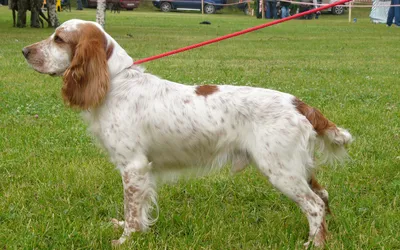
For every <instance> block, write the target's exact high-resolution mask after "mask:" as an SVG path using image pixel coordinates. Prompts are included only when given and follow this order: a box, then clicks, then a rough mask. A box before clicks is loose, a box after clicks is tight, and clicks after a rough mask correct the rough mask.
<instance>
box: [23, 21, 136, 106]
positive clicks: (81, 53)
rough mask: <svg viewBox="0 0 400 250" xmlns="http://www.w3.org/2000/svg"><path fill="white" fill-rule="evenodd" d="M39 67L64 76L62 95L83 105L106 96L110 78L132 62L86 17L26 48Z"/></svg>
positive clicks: (29, 57)
mask: <svg viewBox="0 0 400 250" xmlns="http://www.w3.org/2000/svg"><path fill="white" fill-rule="evenodd" d="M22 53H23V55H24V57H25V58H26V60H27V62H28V63H29V64H30V65H31V66H32V67H33V69H35V70H36V71H38V72H40V73H43V74H49V75H52V76H63V82H64V84H63V88H62V93H63V98H64V100H65V102H66V103H68V104H69V105H70V106H73V107H78V108H81V109H88V108H92V107H96V106H97V105H99V104H100V103H101V102H102V100H103V99H104V97H105V95H106V93H107V91H108V89H109V83H110V79H112V78H113V77H114V76H115V75H117V74H118V73H120V72H121V71H122V70H124V69H125V68H129V67H130V66H131V65H132V64H133V60H132V58H131V57H130V56H129V55H128V54H127V53H126V52H125V50H124V49H122V48H121V47H120V46H119V45H118V43H117V42H115V40H114V39H113V38H112V37H111V36H110V35H108V34H107V33H106V32H105V31H104V30H103V28H102V27H101V26H100V25H99V24H97V23H95V22H89V21H83V20H77V19H73V20H69V21H67V22H65V23H63V24H62V25H61V26H60V27H58V28H57V29H56V31H55V32H54V33H53V34H52V35H51V36H50V37H49V38H47V39H45V40H43V41H41V42H38V43H35V44H32V45H29V46H27V47H25V48H23V50H22Z"/></svg>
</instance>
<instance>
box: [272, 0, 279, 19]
mask: <svg viewBox="0 0 400 250" xmlns="http://www.w3.org/2000/svg"><path fill="white" fill-rule="evenodd" d="M271 11H272V17H273V18H274V19H278V11H277V9H276V2H271Z"/></svg>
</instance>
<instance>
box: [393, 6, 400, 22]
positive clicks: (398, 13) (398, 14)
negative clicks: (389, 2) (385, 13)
mask: <svg viewBox="0 0 400 250" xmlns="http://www.w3.org/2000/svg"><path fill="white" fill-rule="evenodd" d="M393 2H394V4H395V5H399V4H400V0H393ZM394 24H396V25H397V26H400V6H397V7H394Z"/></svg>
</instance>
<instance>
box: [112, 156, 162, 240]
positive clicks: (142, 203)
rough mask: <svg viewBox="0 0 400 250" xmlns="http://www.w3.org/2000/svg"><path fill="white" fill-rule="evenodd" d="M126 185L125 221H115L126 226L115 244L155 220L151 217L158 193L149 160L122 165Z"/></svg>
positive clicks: (144, 228)
mask: <svg viewBox="0 0 400 250" xmlns="http://www.w3.org/2000/svg"><path fill="white" fill-rule="evenodd" d="M120 170H121V176H122V183H123V187H124V221H118V220H116V219H113V223H114V224H115V225H117V226H121V227H123V228H124V232H123V233H122V236H121V237H120V238H119V239H118V240H113V241H112V244H113V245H120V244H122V243H124V242H125V241H126V240H127V239H128V238H129V236H130V235H131V233H132V232H139V231H145V230H146V229H147V228H148V226H149V225H150V224H152V223H153V222H154V221H153V220H152V219H151V218H150V211H151V208H152V204H155V205H156V197H157V193H156V191H155V182H154V178H153V176H152V173H151V164H150V163H148V161H147V160H143V159H142V160H135V161H132V162H131V163H129V164H127V165H124V166H122V167H120Z"/></svg>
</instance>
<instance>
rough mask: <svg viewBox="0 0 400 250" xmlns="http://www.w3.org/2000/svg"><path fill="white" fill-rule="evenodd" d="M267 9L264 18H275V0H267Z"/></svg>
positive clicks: (276, 16)
mask: <svg viewBox="0 0 400 250" xmlns="http://www.w3.org/2000/svg"><path fill="white" fill-rule="evenodd" d="M266 7H267V11H266V15H265V16H266V18H268V19H277V18H278V15H277V10H276V0H267V6H266Z"/></svg>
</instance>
